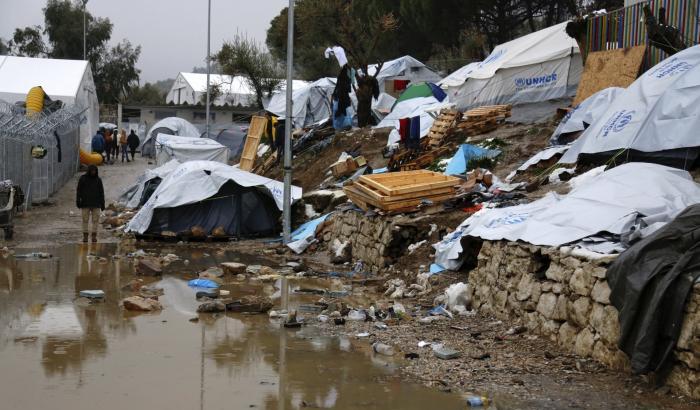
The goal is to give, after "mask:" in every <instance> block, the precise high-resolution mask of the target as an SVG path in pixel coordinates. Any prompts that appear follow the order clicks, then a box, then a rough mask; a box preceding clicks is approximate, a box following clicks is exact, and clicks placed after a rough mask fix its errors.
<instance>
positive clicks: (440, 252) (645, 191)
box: [434, 162, 700, 269]
mask: <svg viewBox="0 0 700 410" xmlns="http://www.w3.org/2000/svg"><path fill="white" fill-rule="evenodd" d="M698 202H700V185H698V184H696V183H695V182H694V181H693V179H692V177H691V176H690V174H689V173H688V172H686V171H683V170H679V169H676V168H670V167H666V166H663V165H657V164H651V163H642V162H631V163H627V164H624V165H620V166H619V167H616V168H613V169H611V170H609V171H606V172H603V173H602V174H600V175H598V176H597V177H594V178H590V179H588V180H587V181H586V182H585V183H584V184H581V185H579V186H577V187H576V188H574V189H573V190H572V191H571V192H570V193H569V194H568V195H566V196H561V195H558V194H556V193H554V192H550V193H548V194H547V195H546V196H545V197H543V198H541V199H539V200H537V201H534V202H531V203H529V204H524V205H517V206H512V207H508V208H491V209H489V208H485V209H483V210H481V211H479V212H477V213H475V214H474V215H472V216H470V217H469V218H467V220H465V221H464V222H463V223H462V224H461V225H460V226H459V227H458V228H457V229H456V230H455V231H454V232H452V233H450V234H449V235H447V236H445V237H444V238H443V240H442V241H441V242H439V243H437V244H435V245H434V246H435V249H436V250H437V253H436V257H435V261H436V263H438V264H440V265H442V266H444V267H446V268H448V269H456V268H458V267H459V265H460V262H459V254H460V253H461V252H462V247H461V245H460V238H461V237H463V236H467V235H469V236H474V237H479V238H482V239H486V240H502V239H506V240H510V241H524V242H529V243H532V244H534V245H546V246H560V245H564V244H568V243H571V242H574V241H578V240H581V239H583V238H586V237H589V236H591V235H596V234H598V233H600V232H607V233H611V234H618V235H619V234H623V233H627V232H629V231H630V230H631V228H632V227H633V226H635V225H636V224H637V222H638V221H637V219H638V217H639V218H641V222H642V225H643V226H647V225H652V224H658V223H666V222H669V221H671V220H672V219H673V218H674V217H675V216H676V215H677V214H678V213H680V212H681V211H682V210H683V209H685V208H686V207H688V206H689V205H691V204H695V203H698Z"/></svg>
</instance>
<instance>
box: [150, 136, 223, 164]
mask: <svg viewBox="0 0 700 410" xmlns="http://www.w3.org/2000/svg"><path fill="white" fill-rule="evenodd" d="M155 147H156V164H157V165H159V166H160V165H163V164H165V163H167V162H169V161H171V160H173V159H177V160H178V161H180V162H187V161H198V160H202V161H216V162H221V163H222V164H226V163H227V162H228V154H229V149H228V147H226V146H224V145H221V144H219V143H218V142H216V141H214V140H213V139H210V138H192V137H180V136H176V135H169V134H158V137H157V138H156V145H155Z"/></svg>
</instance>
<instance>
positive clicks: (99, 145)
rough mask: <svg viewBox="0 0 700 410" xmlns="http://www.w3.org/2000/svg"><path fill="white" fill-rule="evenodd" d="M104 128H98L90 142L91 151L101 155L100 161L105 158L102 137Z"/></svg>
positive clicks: (103, 139)
mask: <svg viewBox="0 0 700 410" xmlns="http://www.w3.org/2000/svg"><path fill="white" fill-rule="evenodd" d="M104 132H105V131H104V128H100V129H99V130H98V131H97V133H96V134H95V136H94V137H92V142H91V144H90V145H91V148H92V152H96V153H98V154H100V155H102V161H104V159H105V155H104V151H105V137H104Z"/></svg>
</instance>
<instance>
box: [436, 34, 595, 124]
mask: <svg viewBox="0 0 700 410" xmlns="http://www.w3.org/2000/svg"><path fill="white" fill-rule="evenodd" d="M567 24H568V23H567V22H564V23H561V24H557V25H555V26H552V27H548V28H545V29H543V30H540V31H536V32H534V33H531V34H528V35H525V36H522V37H519V38H516V39H515V40H511V41H509V42H507V43H503V44H500V45H498V46H496V48H494V49H493V51H492V52H491V54H489V56H488V57H486V59H485V60H484V61H482V62H480V63H478V64H477V65H476V66H474V65H473V64H474V63H470V64H469V65H468V66H466V67H463V68H461V69H460V70H458V71H461V72H462V73H461V74H460V75H454V76H452V75H451V76H448V77H452V78H451V80H450V81H449V84H447V83H446V84H445V85H447V90H448V91H447V94H448V96H449V97H450V101H452V102H453V103H455V104H456V105H457V108H458V109H460V110H465V109H468V108H472V107H475V106H481V105H493V104H517V103H525V102H537V101H545V100H550V99H553V98H560V97H564V96H572V95H574V94H575V93H576V88H577V86H578V82H579V79H580V78H581V73H582V72H583V64H582V62H581V54H580V53H579V49H578V45H577V43H576V40H574V39H573V38H571V37H569V36H568V35H567V34H566V25H567ZM453 74H454V73H453ZM460 77H464V78H465V80H464V81H463V82H462V83H461V84H459V81H458V80H459V78H460ZM451 84H458V85H451Z"/></svg>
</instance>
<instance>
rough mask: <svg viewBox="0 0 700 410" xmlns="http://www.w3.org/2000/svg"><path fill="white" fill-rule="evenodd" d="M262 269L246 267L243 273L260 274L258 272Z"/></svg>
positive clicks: (252, 266) (257, 266)
mask: <svg viewBox="0 0 700 410" xmlns="http://www.w3.org/2000/svg"><path fill="white" fill-rule="evenodd" d="M261 269H262V265H248V266H247V267H246V268H245V273H247V274H249V275H257V274H259V273H260V270H261Z"/></svg>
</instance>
